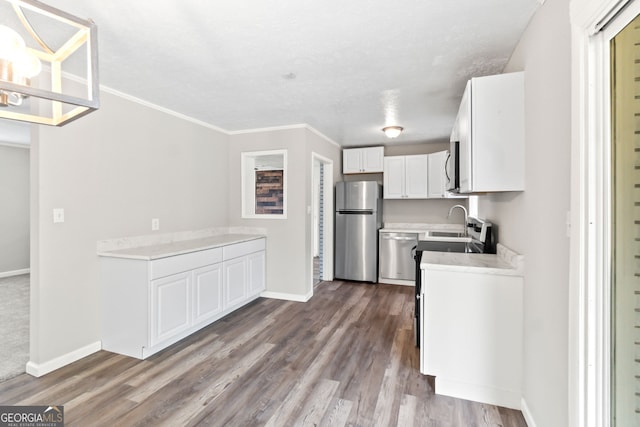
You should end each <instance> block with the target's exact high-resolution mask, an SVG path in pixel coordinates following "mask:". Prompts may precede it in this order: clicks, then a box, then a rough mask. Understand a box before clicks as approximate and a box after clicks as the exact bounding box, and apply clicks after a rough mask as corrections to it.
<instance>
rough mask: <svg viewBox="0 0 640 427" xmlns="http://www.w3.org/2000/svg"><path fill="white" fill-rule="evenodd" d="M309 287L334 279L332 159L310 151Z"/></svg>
mask: <svg viewBox="0 0 640 427" xmlns="http://www.w3.org/2000/svg"><path fill="white" fill-rule="evenodd" d="M311 162H312V180H311V181H312V188H311V227H310V228H311V265H312V267H311V271H312V275H311V276H312V287H313V286H317V285H318V284H320V283H322V282H323V281H327V280H333V185H334V182H333V162H332V161H331V160H330V159H327V158H325V157H323V156H320V155H319V154H317V153H312V155H311Z"/></svg>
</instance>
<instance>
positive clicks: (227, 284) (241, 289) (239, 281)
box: [224, 257, 248, 308]
mask: <svg viewBox="0 0 640 427" xmlns="http://www.w3.org/2000/svg"><path fill="white" fill-rule="evenodd" d="M247 273H248V272H247V258H246V257H239V258H234V259H232V260H229V261H225V262H224V288H225V298H224V307H225V308H227V307H233V306H235V305H237V304H239V303H241V302H242V301H244V299H245V296H246V295H247Z"/></svg>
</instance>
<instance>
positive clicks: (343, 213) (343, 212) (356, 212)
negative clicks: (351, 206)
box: [338, 210, 375, 215]
mask: <svg viewBox="0 0 640 427" xmlns="http://www.w3.org/2000/svg"><path fill="white" fill-rule="evenodd" d="M338 213H339V214H342V215H373V214H374V213H375V212H374V211H350V210H344V211H338Z"/></svg>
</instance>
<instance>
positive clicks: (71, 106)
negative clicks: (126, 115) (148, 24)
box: [0, 0, 100, 126]
mask: <svg viewBox="0 0 640 427" xmlns="http://www.w3.org/2000/svg"><path fill="white" fill-rule="evenodd" d="M0 1H3V2H5V3H7V4H8V5H10V7H11V8H12V9H13V11H14V12H15V17H16V18H17V19H16V20H15V25H14V28H10V27H9V26H7V25H0V118H5V119H11V120H20V121H24V122H31V123H38V124H45V125H52V126H63V125H65V124H67V123H69V122H71V121H73V120H75V119H78V118H80V117H82V116H84V115H86V114H88V113H90V112H92V111H95V110H97V109H98V108H99V106H100V100H99V83H98V40H97V28H96V25H95V24H94V23H93V21H90V20H85V19H80V18H77V17H75V16H73V15H70V14H68V13H66V12H63V11H61V10H58V9H55V8H53V7H50V6H48V5H45V4H44V3H41V2H39V1H35V0H0ZM31 21H34V22H35V21H37V22H38V23H39V24H40V25H41V26H42V28H44V27H45V24H43V22H47V24H46V27H47V29H48V30H51V29H53V28H55V29H64V34H68V33H72V34H71V36H70V37H68V38H66V41H64V40H63V41H62V42H60V41H59V40H57V45H56V46H53V45H52V44H51V42H49V43H47V42H45V41H44V40H43V39H42V38H41V37H40V35H39V34H38V32H37V31H36V29H35V28H34V26H33V25H32V24H31ZM5 22H6V21H5ZM19 32H22V34H23V35H22V36H21V35H20V33H19ZM49 32H50V31H49ZM60 32H62V31H60ZM23 37H27V40H29V43H26V42H25V39H24V38H23ZM80 56H83V57H82V58H80V59H82V60H81V61H78V60H77V58H78V57H80ZM72 57H73V58H74V59H73V60H72V61H68V62H65V61H67V60H68V59H70V58H72ZM71 62H73V66H72V67H71V69H67V65H68V64H69V63H71ZM43 63H44V65H45V66H44V67H43ZM65 72H68V73H69V75H68V76H67V77H69V76H71V79H70V81H72V82H71V83H69V82H67V81H65V83H64V84H63V73H65ZM74 76H75V77H74ZM77 77H79V78H77ZM83 94H86V96H83ZM27 100H36V101H38V102H33V103H31V102H26V101H27Z"/></svg>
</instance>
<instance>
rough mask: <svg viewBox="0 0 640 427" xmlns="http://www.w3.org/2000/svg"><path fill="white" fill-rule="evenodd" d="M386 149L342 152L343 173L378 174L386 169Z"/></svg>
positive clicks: (367, 148) (372, 148)
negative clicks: (384, 160)
mask: <svg viewBox="0 0 640 427" xmlns="http://www.w3.org/2000/svg"><path fill="white" fill-rule="evenodd" d="M383 159H384V147H364V148H349V149H345V150H342V173H343V174H350V173H377V172H382V171H383V167H384V162H383Z"/></svg>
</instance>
